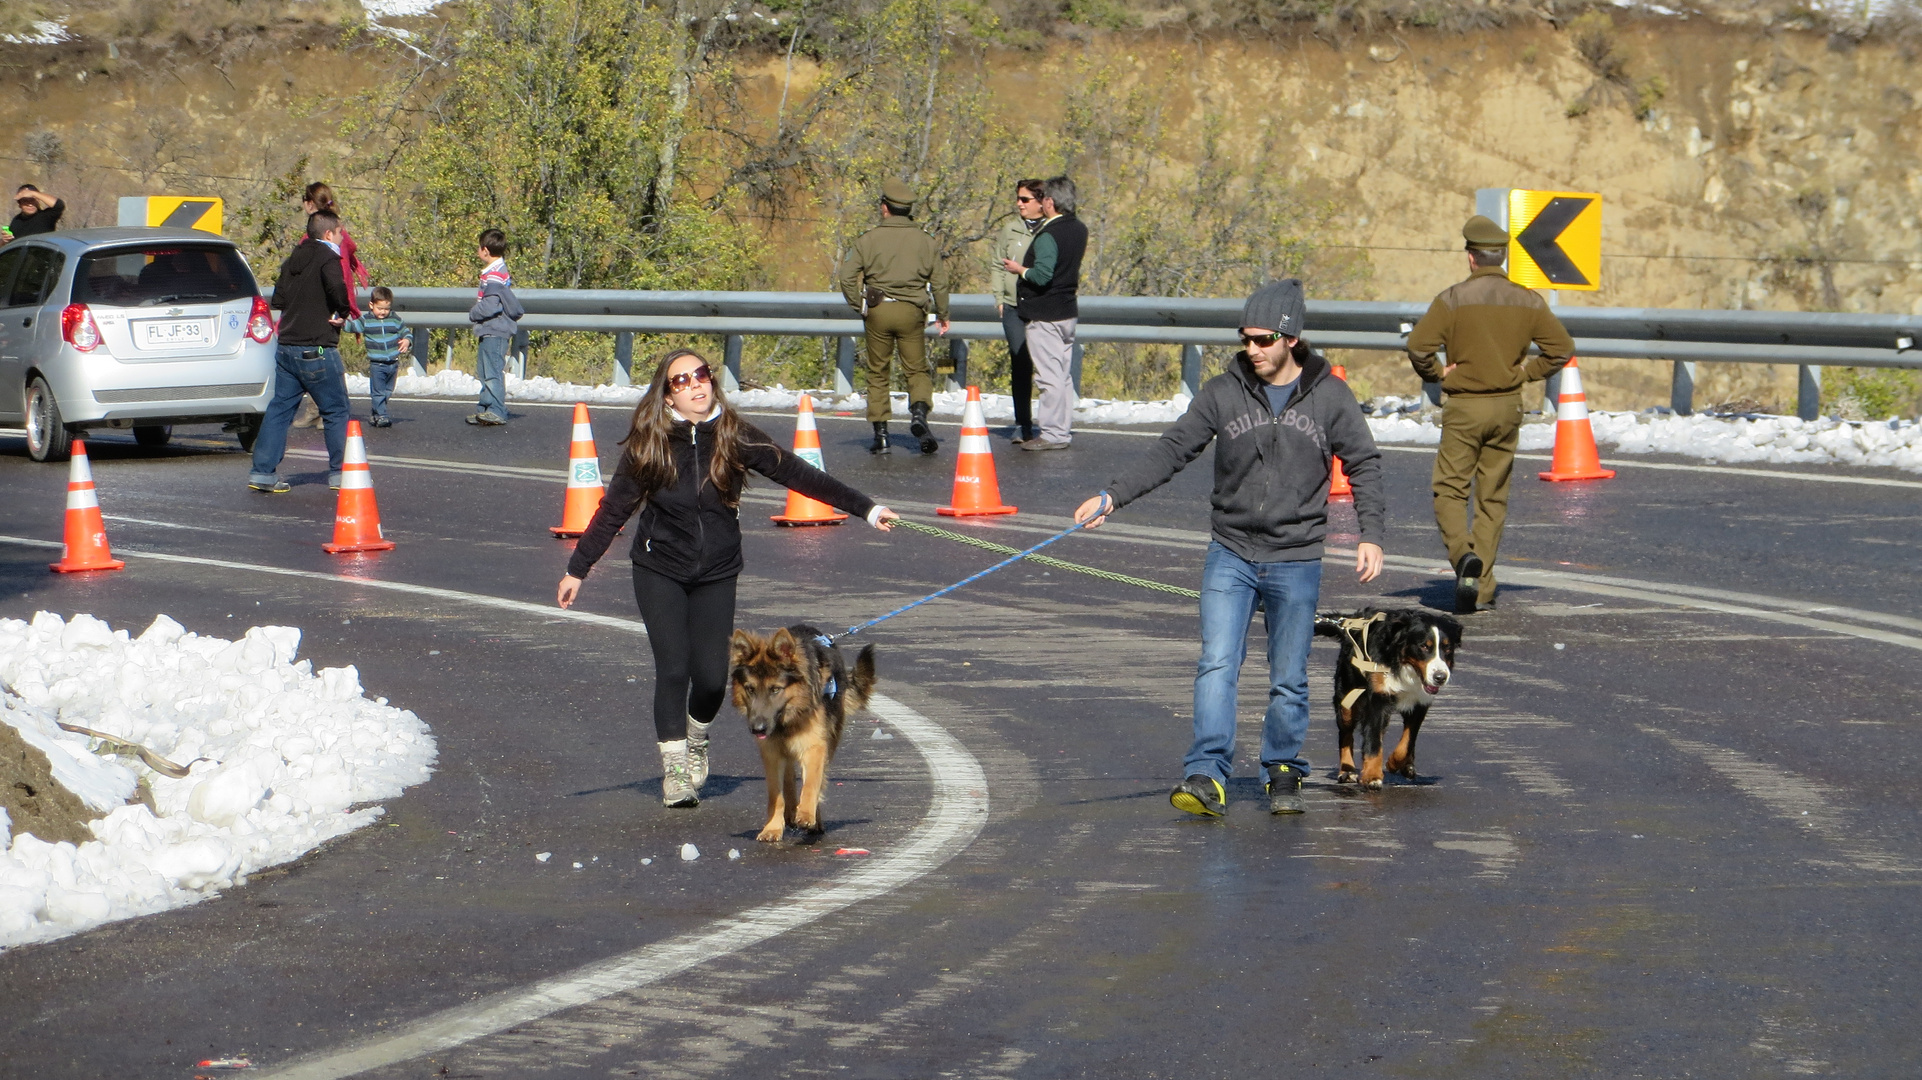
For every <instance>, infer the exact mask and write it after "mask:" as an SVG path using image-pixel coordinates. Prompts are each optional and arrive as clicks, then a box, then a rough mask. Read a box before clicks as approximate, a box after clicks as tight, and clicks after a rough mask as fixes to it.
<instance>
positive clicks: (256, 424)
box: [0, 228, 274, 461]
mask: <svg viewBox="0 0 1922 1080" xmlns="http://www.w3.org/2000/svg"><path fill="white" fill-rule="evenodd" d="M273 376H274V317H273V312H272V311H271V310H270V309H269V308H268V306H267V299H266V297H263V296H261V295H260V287H259V285H258V284H256V283H255V281H254V275H253V271H252V270H250V269H249V268H248V266H247V260H246V259H244V258H242V257H241V254H240V250H239V249H238V248H236V247H235V246H234V245H233V243H232V242H231V241H228V240H223V239H221V238H220V237H218V236H214V235H212V234H210V233H204V232H195V231H192V230H188V229H149V228H111V229H75V230H72V231H70V232H53V233H43V234H40V235H36V236H32V237H27V238H23V239H20V240H16V241H14V242H13V243H10V244H8V245H6V246H5V247H0V424H22V425H23V426H25V428H26V429H27V453H28V454H29V455H30V456H32V458H33V459H34V460H35V461H58V460H62V459H64V458H66V457H67V456H68V454H69V453H70V451H71V450H72V446H73V437H74V436H75V435H76V434H79V433H81V432H84V431H86V430H87V429H89V428H120V429H128V428H131V429H132V430H133V435H134V439H135V440H136V441H138V442H139V443H141V444H142V445H144V446H161V445H164V444H165V443H166V442H167V440H168V439H169V438H170V437H171V436H172V432H173V428H172V425H174V424H215V423H220V424H225V425H226V427H227V430H229V431H232V432H234V433H235V434H236V435H238V436H239V437H240V445H241V448H242V449H251V448H252V446H253V441H254V436H255V435H256V434H258V433H259V431H260V419H261V416H262V415H263V414H264V413H265V412H266V411H267V402H268V400H269V399H270V398H271V397H272V396H273Z"/></svg>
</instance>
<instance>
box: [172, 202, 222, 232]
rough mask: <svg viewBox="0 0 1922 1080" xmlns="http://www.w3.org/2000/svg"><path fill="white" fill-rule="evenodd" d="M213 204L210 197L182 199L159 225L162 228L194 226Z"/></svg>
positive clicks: (188, 227)
mask: <svg viewBox="0 0 1922 1080" xmlns="http://www.w3.org/2000/svg"><path fill="white" fill-rule="evenodd" d="M214 206H215V203H214V201H213V200H212V199H184V200H182V201H181V203H180V205H179V206H176V207H174V208H173V212H172V213H170V214H168V215H167V220H165V221H163V222H161V223H160V227H161V228H163V229H191V228H194V227H195V226H197V225H199V224H200V219H201V218H203V217H206V216H207V211H209V210H212V209H213V208H214Z"/></svg>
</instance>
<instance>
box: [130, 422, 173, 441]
mask: <svg viewBox="0 0 1922 1080" xmlns="http://www.w3.org/2000/svg"><path fill="white" fill-rule="evenodd" d="M173 437H174V428H173V425H172V424H153V425H150V426H143V427H137V428H134V429H133V441H134V442H137V443H139V444H140V445H142V446H165V445H167V440H168V439H171V438H173Z"/></svg>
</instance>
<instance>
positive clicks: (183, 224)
mask: <svg viewBox="0 0 1922 1080" xmlns="http://www.w3.org/2000/svg"><path fill="white" fill-rule="evenodd" d="M223 209H224V204H223V203H222V202H221V200H220V199H219V198H218V197H216V196H212V195H147V196H140V197H123V198H122V199H121V200H120V214H119V223H120V224H122V225H158V226H162V227H164V228H169V229H198V230H200V231H201V232H210V233H213V234H214V235H216V236H218V235H220V230H221V226H222V225H223V224H224V223H223V221H222V220H221V212H222V210H223Z"/></svg>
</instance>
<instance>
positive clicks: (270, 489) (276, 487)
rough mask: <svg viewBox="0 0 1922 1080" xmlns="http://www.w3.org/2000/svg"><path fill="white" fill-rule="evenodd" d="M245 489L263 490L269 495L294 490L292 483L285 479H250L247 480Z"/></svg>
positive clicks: (283, 493) (282, 493)
mask: <svg viewBox="0 0 1922 1080" xmlns="http://www.w3.org/2000/svg"><path fill="white" fill-rule="evenodd" d="M247 489H248V490H249V491H263V492H266V493H267V494H269V495H285V494H287V493H288V492H290V491H292V490H294V485H292V484H289V483H288V482H287V481H285V480H250V481H248V482H247Z"/></svg>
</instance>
